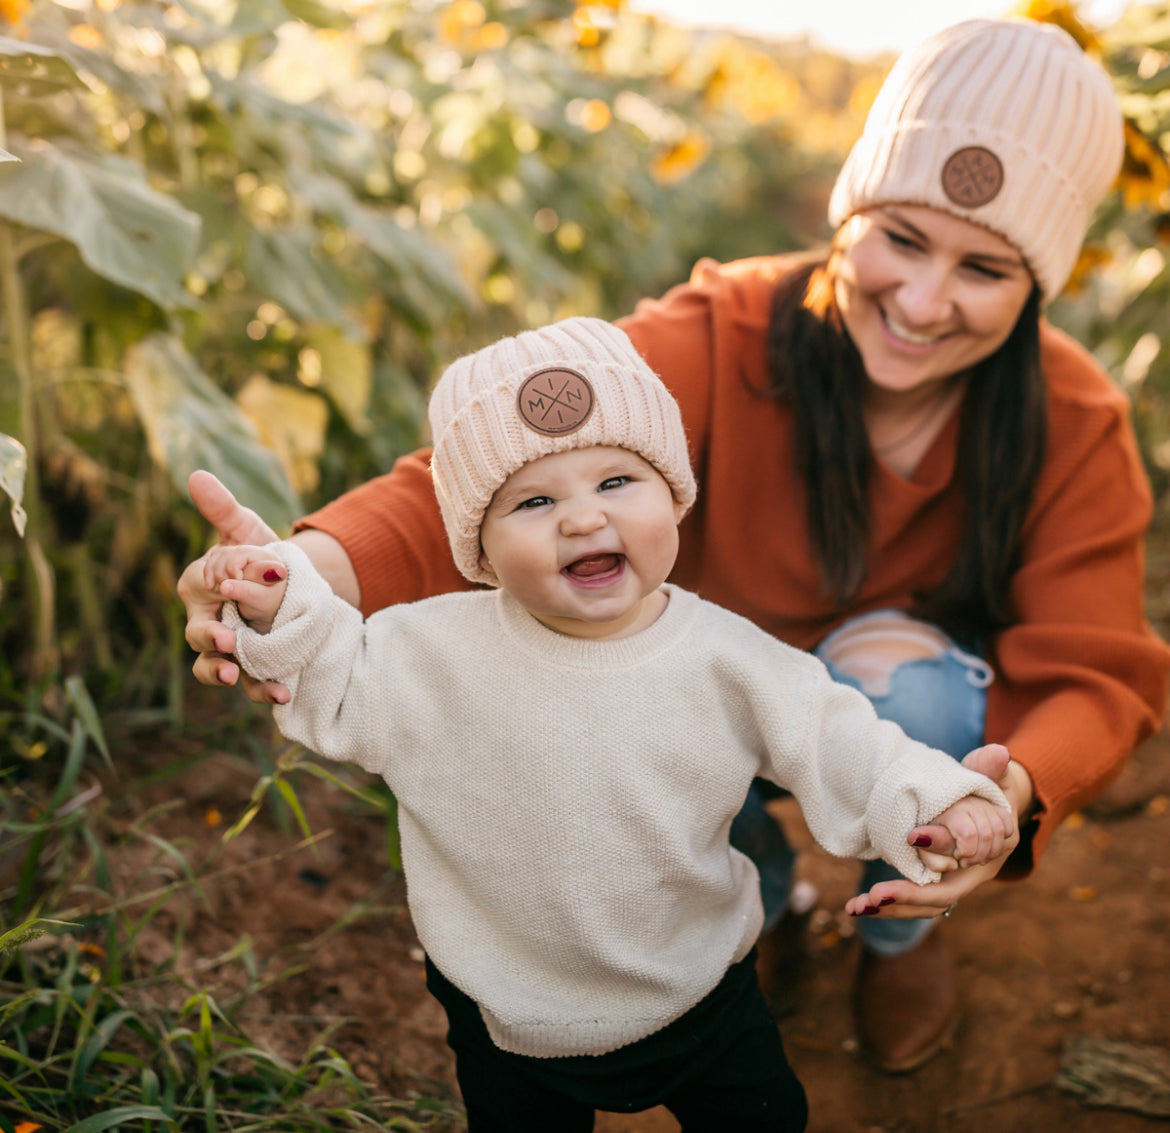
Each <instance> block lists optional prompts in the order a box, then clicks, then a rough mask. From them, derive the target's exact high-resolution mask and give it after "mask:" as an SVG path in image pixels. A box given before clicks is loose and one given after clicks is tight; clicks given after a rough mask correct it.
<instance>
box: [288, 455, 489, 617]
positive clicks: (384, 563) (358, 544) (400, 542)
mask: <svg viewBox="0 0 1170 1133" xmlns="http://www.w3.org/2000/svg"><path fill="white" fill-rule="evenodd" d="M306 527H312V528H315V529H316V530H319V531H324V532H325V533H326V534H328V535H332V536H333V538H335V539H336V540H337V541H338V542H339V543H341V545H342V546H343V547H345V550H346V552H347V553H348V555H349V558H350V561H351V562H352V563H353V567H354V570H355V571H356V572H357V577H358V585H359V586H360V587H361V592H362V613H363V614H364V615H366V616H369V615H370V614H372V613H373V612H374V611H375V610H381V609H383V608H384V607H386V606H392V605H395V604H396V603H399V602H416V601H418V600H419V599H421V598H430V597H432V596H434V595H436V594H446V593H449V592H451V591H453V590H468V589H471V583H469V582H468V581H467V579H465V578H464V577H463V576H462V575H461V574H460V573H459V571H458V569H457V568H456V566H455V561H454V559H452V557H451V549H450V546H449V544H448V543H447V533H446V530H445V529H444V527H443V518H442V516H441V515H440V513H439V504H438V501H437V500H436V499H435V489H434V486H433V485H432V483H431V450H430V449H420V450H419V451H418V452H414V453H411V454H410V455H409V456H404V457H402V458H401V459H399V460H398V461H397V462H396V463H395V465H394V467H393V469H391V471H390V472H388V473H386V474H385V475H384V476H378V477H375V478H374V479H373V480H371V481H369V482H368V483H366V484H362V485H361V486H360V487H358V488H354V489H353V490H352V491H350V492H346V494H345V495H344V496H341V497H340V498H339V499H337V500H334V501H333V503H331V504H327V505H326V506H325V507H323V508H321V509H320V511H315V512H313V513H312V515H308V516H305V518H304V519H302V520H300V521H299V522H298V523H297V524H296V530H298V531H300V530H303V529H304V528H306Z"/></svg>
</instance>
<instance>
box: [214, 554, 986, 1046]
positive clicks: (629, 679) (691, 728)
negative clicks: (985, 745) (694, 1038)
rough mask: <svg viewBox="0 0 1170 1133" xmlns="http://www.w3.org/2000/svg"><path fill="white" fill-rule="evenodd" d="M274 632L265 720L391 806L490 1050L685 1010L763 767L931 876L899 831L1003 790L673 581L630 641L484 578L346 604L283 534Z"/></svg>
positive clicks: (256, 653)
mask: <svg viewBox="0 0 1170 1133" xmlns="http://www.w3.org/2000/svg"><path fill="white" fill-rule="evenodd" d="M271 549H272V550H274V551H275V552H276V553H278V554H279V555H280V556H281V557H282V558H283V560H284V561H285V563H286V564H287V565H288V568H289V583H288V590H287V593H286V595H285V598H284V601H283V603H282V605H281V608H280V611H279V614H278V616H277V618H276V621H275V624H274V625H273V628H272V631H271V632H270V633H268V634H265V635H261V634H257V633H255V632H253V631H252V630H250V629H248V628H247V627H245V626H244V625H243V624H242V623H241V622H240V620H239V617H238V614H237V613H236V612H235V610H234V609H232V608H225V615H224V616H225V620H226V621H227V622H228V624H229V625H231V626H232V627H233V628H235V629H236V630H237V635H238V642H237V653H238V656H239V658H240V661H241V663H242V664H243V666H244V668H245V669H246V670H247V671H248V672H249V673H251V674H252V675H254V676H257V677H261V678H265V679H271V680H279V681H283V682H284V683H285V684H286V685H287V686H288V688H289V691H290V693H291V694H292V696H291V701H290V703H289V704H287V705H284V706H280V707H277V708H276V709H275V715H276V721H277V723H278V725H279V726H280V729H281V731H282V732H283V733H284V734H285V735H286V736H287V737H288V738H290V739H293V740H299V741H301V742H302V743H304V744H305V745H306V746H307V747H309V748H311V749H312V750H313V751H315V752H317V753H318V754H320V755H322V756H325V757H327V758H330V759H347V760H352V761H354V762H355V763H358V764H360V765H361V766H362V767H364V768H365V769H366V770H368V771H371V772H373V773H375V774H378V775H381V776H382V777H383V778H384V779H385V780H386V782H387V783H388V784H389V786H390V788H391V790H393V792H394V794H395V796H396V797H397V799H398V805H399V822H400V830H401V837H402V861H403V868H404V870H405V873H406V881H407V890H408V899H409V904H410V910H411V914H412V916H413V919H414V925H415V930H416V932H417V933H418V937H419V940H420V941H421V943H422V945H423V947H424V948H425V949H426V951H427V953H428V954H429V955H430V957H431V959H432V960H433V961H434V963H435V964H436V965H437V966H438V968H439V970H440V971H442V972H443V974H444V975H445V976H447V978H448V979H449V980H451V982H452V983H454V984H455V985H456V986H458V987H459V988H461V989H462V990H463V991H464V992H466V994H467V995H469V996H470V997H471V998H472V999H474V1000H475V1001H476V1002H477V1003H478V1004H479V1006H480V1010H481V1011H482V1013H483V1017H484V1020H485V1022H486V1024H487V1027H488V1030H489V1032H490V1034H491V1036H492V1038H493V1040H494V1041H495V1042H496V1043H497V1044H498V1045H499V1046H500V1047H502V1048H503V1049H504V1050H508V1051H513V1052H516V1053H518V1054H527V1055H535V1056H538V1057H556V1056H559V1055H572V1054H602V1053H604V1052H606V1051H609V1050H613V1049H615V1048H616V1047H619V1046H623V1045H625V1044H627V1043H631V1042H634V1041H636V1040H638V1039H641V1038H644V1037H645V1036H646V1035H649V1034H651V1033H653V1032H654V1031H657V1030H659V1029H660V1028H662V1027H664V1026H665V1025H666V1024H667V1023H669V1022H671V1021H672V1020H673V1019H676V1018H677V1017H678V1016H680V1015H682V1014H683V1013H684V1012H685V1011H687V1010H688V1009H689V1008H690V1007H692V1006H694V1004H696V1003H697V1002H698V1001H699V1000H700V999H701V998H703V996H705V995H706V994H707V993H708V992H709V991H710V990H711V989H712V988H713V987H714V986H715V985H716V984H717V983H718V982H719V980H720V979H721V978H722V976H723V974H724V973H725V972H726V970H727V968H728V967H729V965H731V964H732V963H733V962H735V961H736V960H738V959H740V958H742V957H743V956H745V955H746V954H747V952H748V951H749V950H750V949H751V947H752V944H753V943H754V942H755V939H756V936H757V934H758V932H759V928H760V923H761V917H762V913H761V905H760V897H759V890H758V878H757V875H756V871H755V867H754V866H753V865H752V864H751V862H750V861H749V860H748V859H747V858H746V857H744V856H743V855H742V854H740V853H738V852H737V851H735V850H733V849H731V848H730V846H729V844H728V840H727V835H728V828H729V826H730V824H731V820H732V818H733V817H734V816H735V814H736V813H737V812H738V810H739V808H740V806H741V805H742V804H743V801H744V796H745V795H746V793H747V790H748V786H749V784H750V782H751V780H752V777H753V776H756V775H761V776H764V777H766V778H768V779H771V780H773V781H775V782H776V783H779V784H780V785H782V786H783V787H785V788H787V789H788V790H790V791H791V792H792V793H793V794H794V795H795V796H796V798H797V800H798V801H799V803H800V807H801V810H802V812H803V814H804V817H805V820H806V821H807V823H808V826H809V828H810V830H811V831H812V833H813V835H814V836H815V837H816V838H817V840H818V841H819V842H820V843H821V844H822V845H823V846H824V847H825V848H826V849H827V850H829V851H830V852H831V853H833V854H838V855H840V856H842V857H853V858H872V857H879V856H880V857H883V858H885V859H886V860H888V861H890V862H892V863H893V864H894V865H896V866H897V867H898V868H899V869H900V870H902V872H903V873H905V874H906V875H907V876H908V877H910V878H912V879H914V880H916V881H919V882H925V881H928V880H936V879H937V875H934V874H930V873H928V872H927V871H926V870H925V869H924V868H923V867H922V865H921V863H920V862H919V860H918V857H917V855H916V854H915V853H914V851H913V850H912V849H911V848H910V847H908V846H907V845H906V835H907V833H908V832H909V831H910V829H911V828H912V827H914V826H916V825H918V824H921V823H926V822H929V821H930V820H932V819H933V818H934V817H935V816H936V815H937V814H938V813H939V812H940V811H942V810H944V809H945V808H946V807H948V806H950V805H951V803H953V802H956V801H957V800H958V799H960V798H961V797H963V796H964V795H967V794H979V795H982V796H983V797H985V798H988V799H991V800H993V801H994V802H996V803H998V804H999V805H1002V806H1006V805H1007V801H1006V799H1004V797H1003V795H1002V794H1001V793H1000V792H999V790H998V789H997V788H996V787H995V785H994V784H993V783H992V782H991V781H990V780H989V779H986V778H984V777H983V776H981V775H976V774H975V773H973V772H970V771H966V770H964V769H963V768H961V767H959V765H958V764H957V763H956V762H955V761H954V760H953V759H951V758H949V757H948V756H946V755H943V754H942V753H940V752H937V751H934V750H933V749H931V748H927V747H924V746H923V745H921V744H918V743H915V742H914V741H912V740H909V739H907V738H906V737H905V736H904V735H903V733H902V732H901V731H900V730H899V729H898V728H897V727H896V726H895V725H893V724H890V723H887V722H885V721H881V720H878V719H877V717H876V716H875V715H874V712H873V709H872V707H871V706H870V704H869V701H867V700H866V699H865V697H863V696H862V695H861V694H860V693H858V692H855V691H854V690H853V689H850V688H847V687H845V686H844V685H839V684H836V683H834V682H833V681H832V680H830V679H829V677H828V675H827V674H826V672H825V669H824V667H823V666H822V665H821V663H820V662H819V661H817V660H816V659H815V658H813V657H811V656H809V655H808V654H806V653H802V652H800V651H798V650H795V649H792V648H790V647H789V646H786V645H782V644H781V643H779V642H778V641H776V640H775V639H773V638H771V637H769V636H768V635H767V634H765V633H764V632H762V631H761V630H759V629H757V628H756V627H755V626H753V625H752V624H751V623H750V622H748V621H746V620H745V619H743V618H740V617H738V616H737V615H735V614H731V613H729V612H727V611H726V610H723V609H721V608H719V607H717V606H713V605H711V604H710V603H708V602H704V601H702V600H701V599H699V598H698V597H697V596H695V595H694V594H691V593H690V592H688V591H684V590H679V589H678V588H676V587H671V586H668V587H666V590H667V592H668V594H669V599H670V600H669V604H668V607H667V609H666V612H665V613H664V614H663V615H662V616H661V617H660V618H659V619H658V621H657V622H655V623H654V625H652V626H650V627H649V628H648V629H647V630H645V631H643V632H642V633H639V634H637V635H635V636H633V637H628V638H624V639H619V640H616V641H589V640H583V639H580V638H573V637H567V636H563V635H561V634H557V633H555V632H553V631H551V630H549V629H547V628H546V627H544V626H543V625H542V624H541V623H540V622H538V621H536V620H535V619H534V618H533V617H532V616H531V615H530V614H529V613H528V612H527V611H526V610H524V609H523V608H522V607H521V606H520V605H519V604H518V603H516V602H515V601H514V600H512V599H511V598H510V597H509V596H508V595H507V594H504V593H502V592H499V591H494V592H483V591H480V592H475V593H460V594H449V595H445V596H442V597H438V598H430V599H427V600H426V601H422V602H417V603H413V604H410V605H404V606H394V607H390V608H389V609H386V610H383V611H380V612H379V613H377V614H375V615H374V616H373V617H371V618H370V619H369V620H368V621H366V622H363V621H362V619H361V615H360V614H359V613H358V612H357V611H356V610H354V609H353V608H352V607H350V606H348V605H347V604H346V603H345V602H343V601H342V600H341V599H339V598H336V597H335V596H334V595H333V594H332V593H331V591H330V590H329V587H328V586H327V584H326V583H325V582H324V581H323V580H322V579H321V578H320V577H319V576H318V575H317V574H316V572H315V571H314V570H313V569H312V567H311V565H310V564H309V562H308V560H307V559H306V558H305V556H304V555H303V554H302V553H301V552H300V551H299V550H298V549H297V548H296V547H295V546H293V545H291V544H287V543H280V544H274V545H273V547H272V548H271Z"/></svg>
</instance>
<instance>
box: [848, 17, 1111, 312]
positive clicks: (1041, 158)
mask: <svg viewBox="0 0 1170 1133" xmlns="http://www.w3.org/2000/svg"><path fill="white" fill-rule="evenodd" d="M1123 150H1124V135H1123V128H1122V118H1121V111H1120V109H1119V107H1118V105H1117V100H1116V98H1115V96H1114V93H1113V87H1112V84H1111V83H1110V81H1109V77H1108V76H1107V75H1106V74H1105V72H1104V71H1103V70H1102V69H1101V67H1099V66H1098V65H1097V64H1096V63H1094V62H1093V61H1092V60H1091V59H1089V58H1088V56H1086V55H1085V53H1084V52H1083V51H1082V50H1081V49H1080V48H1079V47H1078V46H1077V44H1076V41H1075V40H1073V38H1072V37H1071V36H1070V35H1068V33H1067V32H1064V31H1062V30H1061V29H1060V28H1057V27H1054V26H1052V25H1051V24H1041V23H1037V22H1035V21H1033V20H1015V19H1005V20H968V21H965V22H963V23H958V24H954V25H953V26H951V27H949V28H944V29H943V30H942V31H940V32H938V33H937V34H935V35H933V36H930V37H929V38H927V39H926V40H924V41H923V42H922V43H921V44H919V45H918V46H917V47H913V48H910V49H909V50H908V51H907V52H906V53H905V54H903V55H902V56H901V57H900V58H899V59H898V61H897V62H896V63H895V64H894V66H893V68H892V70H891V71H890V73H889V75H888V76H887V77H886V80H885V83H884V84H883V85H882V88H881V90H880V91H879V92H878V96H877V99H876V100H875V102H874V104H873V107H872V109H871V110H870V113H869V117H868V119H867V120H866V123H865V129H864V131H863V132H862V135H861V137H860V139H859V140H858V141H857V143H856V144H855V145H854V147H853V149H852V151H851V152H850V154H849V157H848V158H847V159H846V161H845V165H844V167H843V168H842V170H841V173H840V176H839V177H838V178H837V183H836V185H835V187H834V189H833V194H832V197H831V199H830V201H829V220H830V222H831V223H832V224H833V225H834V226H836V225H840V224H842V223H843V222H844V221H846V220H847V219H848V218H849V217H850V216H851V215H852V214H853V213H855V212H858V211H860V210H863V209H865V208H867V207H869V206H872V205H881V204H914V205H929V206H930V207H932V208H936V209H941V210H942V211H943V212H947V213H951V214H952V215H954V216H957V217H960V218H961V219H963V220H969V221H974V223H976V224H979V225H982V226H983V227H984V228H988V229H990V230H991V231H992V232H995V233H997V234H998V235H1000V236H1003V237H1004V238H1005V239H1006V240H1008V241H1009V242H1010V243H1011V244H1013V245H1014V246H1015V247H1016V248H1018V249H1019V251H1020V252H1021V253H1022V254H1023V256H1024V259H1025V260H1026V261H1027V263H1028V266H1029V267H1030V268H1031V270H1032V274H1033V275H1034V276H1035V278H1036V282H1037V283H1038V284H1039V285H1040V289H1041V291H1042V292H1043V296H1044V298H1045V300H1049V299H1052V298H1054V297H1055V296H1056V295H1057V294H1059V292H1060V290H1061V288H1063V287H1064V285H1065V282H1066V281H1067V280H1068V277H1069V273H1070V272H1071V271H1072V268H1073V265H1074V264H1075V263H1076V259H1077V255H1078V253H1079V252H1080V248H1081V243H1082V241H1083V240H1084V236H1085V229H1086V227H1087V226H1088V223H1089V218H1090V216H1091V215H1092V212H1093V209H1095V208H1096V207H1097V204H1098V203H1099V202H1100V200H1101V198H1102V197H1103V196H1104V195H1105V194H1106V193H1107V192H1108V191H1109V189H1110V188H1111V187H1112V185H1113V183H1114V181H1115V180H1116V178H1117V173H1118V170H1119V169H1120V167H1121V158H1122V152H1123Z"/></svg>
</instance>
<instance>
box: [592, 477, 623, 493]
mask: <svg viewBox="0 0 1170 1133" xmlns="http://www.w3.org/2000/svg"><path fill="white" fill-rule="evenodd" d="M629 482H630V478H629V477H628V476H610V477H609V478H608V479H606V480H602V481H601V483H600V484H599V485H598V486H597V490H598V491H599V492H608V491H609V490H610V489H611V488H620V487H621V486H622V485H623V484H628V483H629Z"/></svg>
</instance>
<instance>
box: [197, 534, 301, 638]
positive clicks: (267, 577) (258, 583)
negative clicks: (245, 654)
mask: <svg viewBox="0 0 1170 1133" xmlns="http://www.w3.org/2000/svg"><path fill="white" fill-rule="evenodd" d="M203 581H204V583H205V585H206V586H207V588H208V589H209V590H218V591H219V593H220V594H221V595H222V596H223V598H224V600H225V601H229V602H235V604H236V608H237V609H238V610H239V612H240V617H241V618H243V619H244V621H246V622H247V623H248V625H249V626H250V627H251V628H252V629H254V630H255V631H256V632H257V633H267V632H268V631H269V630H270V629H271V628H272V619H273V618H275V617H276V612H277V610H279V609H280V604H281V602H282V601H283V600H284V592H285V589H286V587H287V585H288V568H287V567H286V566H285V565H284V563H283V562H281V560H280V559H279V558H277V557H276V556H274V555H273V553H272V552H271V551H270V550H268V549H266V548H264V547H249V546H238V547H233V546H223V545H220V546H216V547H212V548H211V550H210V551H208V552H207V555H206V556H205V558H204V564H203Z"/></svg>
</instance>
